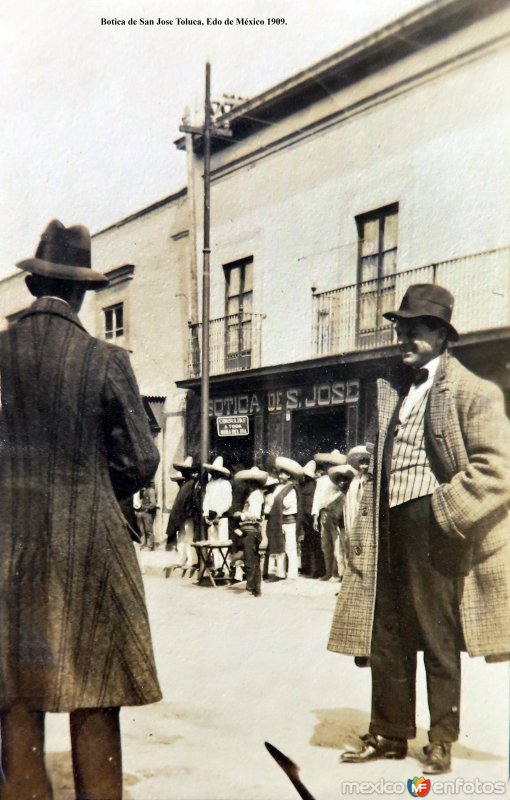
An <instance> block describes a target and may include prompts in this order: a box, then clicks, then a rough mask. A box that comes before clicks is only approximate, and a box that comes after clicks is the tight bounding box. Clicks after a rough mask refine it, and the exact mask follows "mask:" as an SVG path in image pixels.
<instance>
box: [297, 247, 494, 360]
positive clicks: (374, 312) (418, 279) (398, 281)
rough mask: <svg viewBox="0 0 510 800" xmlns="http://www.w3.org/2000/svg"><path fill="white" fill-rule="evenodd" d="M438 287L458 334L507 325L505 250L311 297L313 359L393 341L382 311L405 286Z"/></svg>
mask: <svg viewBox="0 0 510 800" xmlns="http://www.w3.org/2000/svg"><path fill="white" fill-rule="evenodd" d="M413 283H437V284H439V285H440V286H445V287H446V288H447V289H449V290H450V291H451V293H452V294H453V296H454V298H455V308H454V312H453V318H452V322H453V323H454V325H455V327H456V328H457V330H458V331H459V332H460V333H469V332H473V331H479V330H484V329H489V328H498V327H501V326H506V325H510V247H503V248H499V249H497V250H488V251H486V252H483V253H476V254H474V255H468V256H464V257H462V258H454V259H450V260H448V261H441V262H438V263H435V264H428V265H427V266H424V267H418V268H416V269H410V270H406V271H405V272H397V273H395V274H394V275H387V276H385V277H383V278H381V279H377V280H371V281H365V282H363V283H358V284H352V285H351V286H344V287H342V288H340V289H332V290H331V291H328V292H320V293H317V294H315V295H314V296H313V355H314V356H321V355H328V354H333V353H348V352H352V351H355V350H369V349H371V348H374V347H381V346H384V345H387V344H391V342H392V341H394V336H393V331H392V326H391V323H389V322H387V321H386V320H385V319H384V318H383V316H382V315H383V314H384V313H385V311H389V310H390V309H392V308H397V307H398V305H399V304H400V301H401V299H402V297H403V295H404V292H405V290H406V289H407V287H408V286H410V285H411V284H413Z"/></svg>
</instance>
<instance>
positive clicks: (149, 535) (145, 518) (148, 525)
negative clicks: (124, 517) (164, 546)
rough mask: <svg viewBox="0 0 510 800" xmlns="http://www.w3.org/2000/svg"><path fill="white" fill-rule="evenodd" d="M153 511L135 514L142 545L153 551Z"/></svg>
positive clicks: (154, 513)
mask: <svg viewBox="0 0 510 800" xmlns="http://www.w3.org/2000/svg"><path fill="white" fill-rule="evenodd" d="M155 516H156V512H155V511H139V512H138V514H137V522H138V529H139V531H140V535H141V537H142V544H143V545H146V546H147V547H149V548H150V549H151V550H154V517H155Z"/></svg>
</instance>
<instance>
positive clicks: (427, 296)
mask: <svg viewBox="0 0 510 800" xmlns="http://www.w3.org/2000/svg"><path fill="white" fill-rule="evenodd" d="M452 311H453V295H452V294H451V293H450V292H449V291H448V289H445V288H444V287H443V286H437V285H436V284H435V283H414V284H413V285H412V286H409V288H408V289H407V291H406V293H405V295H404V297H403V298H402V302H401V303H400V308H399V309H398V311H387V312H386V314H383V317H385V318H386V319H389V320H391V322H395V321H396V320H398V319H414V318H416V317H434V319H438V320H440V321H441V322H443V323H444V325H445V327H446V328H448V331H449V333H450V338H451V339H453V340H454V341H457V339H458V338H459V334H458V333H457V331H456V330H455V328H454V327H453V325H452V324H451V322H450V320H451V318H452Z"/></svg>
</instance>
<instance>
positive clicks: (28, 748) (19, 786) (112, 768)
mask: <svg viewBox="0 0 510 800" xmlns="http://www.w3.org/2000/svg"><path fill="white" fill-rule="evenodd" d="M0 721H1V731H2V769H3V772H4V776H5V781H4V782H3V783H2V784H1V785H0V799H1V800H53V797H54V795H53V790H52V788H51V784H50V781H49V778H48V774H47V772H46V766H45V763H44V713H43V712H42V711H32V710H30V709H28V708H27V707H26V706H24V705H22V704H17V705H15V706H13V707H12V708H10V709H9V710H8V711H3V712H2V713H1V715H0ZM70 728H71V747H72V757H73V772H74V783H75V789H76V797H77V800H121V798H122V755H121V746H120V726H119V709H118V708H84V709H79V710H77V711H73V712H71V714H70Z"/></svg>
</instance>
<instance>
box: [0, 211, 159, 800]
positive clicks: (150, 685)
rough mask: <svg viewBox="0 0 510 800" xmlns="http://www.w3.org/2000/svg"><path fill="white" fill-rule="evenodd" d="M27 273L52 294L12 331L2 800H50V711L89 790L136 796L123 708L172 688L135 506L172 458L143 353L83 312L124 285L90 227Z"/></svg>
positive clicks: (0, 665) (3, 368)
mask: <svg viewBox="0 0 510 800" xmlns="http://www.w3.org/2000/svg"><path fill="white" fill-rule="evenodd" d="M17 266H18V267H19V268H20V269H22V270H24V271H26V272H27V273H29V274H28V275H27V277H26V279H25V280H26V285H27V287H28V289H29V291H30V292H31V293H32V295H34V296H35V297H36V300H35V302H34V303H33V305H32V306H30V308H28V309H27V310H26V311H24V312H23V313H22V314H21V315H20V316H19V317H18V318H17V320H16V321H15V322H14V323H12V324H11V325H10V326H9V328H8V330H6V331H3V332H2V333H1V334H0V374H1V385H2V418H1V426H2V431H1V435H0V442H1V444H0V448H1V450H2V452H1V453H0V485H1V487H2V515H1V517H0V540H1V541H2V547H3V550H2V558H1V559H0V592H1V593H2V596H1V598H0V609H1V622H0V674H1V676H2V679H1V681H0V708H1V709H2V711H1V739H2V765H3V768H4V771H5V773H6V782H5V783H4V784H3V786H2V791H1V795H2V797H5V798H8V797H9V798H28V797H38V798H43V797H44V798H47V797H49V796H50V794H51V789H50V785H49V779H48V776H47V774H46V769H45V765H44V746H43V742H44V714H45V712H46V711H50V712H70V727H71V747H72V753H73V768H74V778H75V784H76V794H77V796H79V797H88V798H93V797H94V798H98V797H102V798H106V797H108V798H110V799H111V800H116V799H117V800H120V797H121V794H122V766H121V744H120V728H119V709H120V706H123V705H127V706H129V705H142V704H146V703H152V702H155V701H156V700H159V699H160V698H161V692H160V688H159V684H158V679H157V675H156V667H155V663H154V657H153V652H152V644H151V636H150V630H149V624H148V618H147V610H146V607H145V601H144V589H143V584H142V577H141V574H140V569H139V566H138V562H137V558H136V553H135V551H134V548H133V546H132V544H131V541H130V536H129V533H128V530H127V528H126V524H125V522H124V520H123V518H122V515H121V513H120V510H119V501H120V502H122V501H124V500H126V499H127V498H130V497H131V496H132V495H133V494H134V493H135V492H137V491H138V490H139V489H141V488H142V487H143V486H147V485H148V483H149V482H150V480H151V478H152V477H153V474H154V472H155V470H156V467H157V464H158V460H159V455H158V451H157V449H156V447H155V446H154V444H153V440H152V435H151V432H150V428H149V424H148V421H147V415H146V413H145V410H144V407H143V403H142V400H141V398H140V393H139V391H138V388H137V383H136V379H135V376H134V374H133V371H132V369H131V365H130V361H129V356H128V353H127V351H126V350H124V349H122V348H120V347H117V346H115V345H113V344H110V343H107V342H104V341H101V340H99V339H95V338H93V337H92V336H90V335H89V334H88V333H87V331H86V330H85V328H84V327H83V325H82V324H81V322H80V320H79V318H78V316H77V314H78V312H79V310H80V307H81V304H82V301H83V298H84V295H85V292H86V291H87V290H90V289H97V288H101V287H103V286H106V285H107V284H108V280H107V278H105V277H104V275H101V274H100V273H99V272H95V271H94V270H93V269H92V268H91V240H90V234H89V231H88V229H87V228H85V227H84V226H81V225H75V226H72V227H70V228H66V227H65V226H64V225H63V224H62V223H61V222H59V221H58V220H53V221H52V222H50V224H49V225H48V226H47V228H46V230H45V231H44V233H43V234H42V236H41V240H40V243H39V245H38V248H37V251H36V254H35V256H34V257H33V258H29V259H26V260H24V261H21V262H19V264H18V265H17ZM28 565H29V568H27V566H28Z"/></svg>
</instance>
